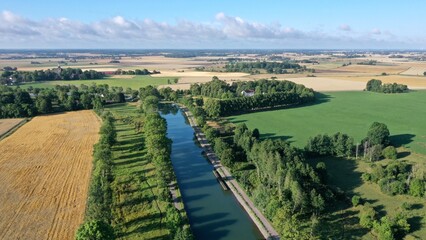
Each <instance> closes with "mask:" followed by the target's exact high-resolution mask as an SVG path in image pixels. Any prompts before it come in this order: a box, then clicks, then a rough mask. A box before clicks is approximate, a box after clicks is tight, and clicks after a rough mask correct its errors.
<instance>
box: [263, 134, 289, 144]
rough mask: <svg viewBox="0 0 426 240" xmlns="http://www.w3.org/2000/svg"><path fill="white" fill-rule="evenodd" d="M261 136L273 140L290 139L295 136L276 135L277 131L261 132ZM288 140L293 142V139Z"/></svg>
mask: <svg viewBox="0 0 426 240" xmlns="http://www.w3.org/2000/svg"><path fill="white" fill-rule="evenodd" d="M260 138H261V139H272V140H275V139H279V140H284V141H288V139H291V138H293V136H279V135H276V134H275V133H261V134H260ZM288 142H290V143H291V142H292V141H288Z"/></svg>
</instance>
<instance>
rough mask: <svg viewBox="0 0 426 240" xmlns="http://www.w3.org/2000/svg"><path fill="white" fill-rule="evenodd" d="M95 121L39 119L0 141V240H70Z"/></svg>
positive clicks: (80, 115)
mask: <svg viewBox="0 0 426 240" xmlns="http://www.w3.org/2000/svg"><path fill="white" fill-rule="evenodd" d="M99 125H100V123H99V120H98V118H97V117H96V116H95V114H94V113H93V112H92V111H78V112H69V113H63V114H55V115H50V116H39V117H36V118H34V119H33V120H32V121H30V122H29V123H27V124H25V125H24V126H22V127H21V128H20V129H18V130H17V131H16V132H15V133H13V134H12V135H11V136H9V137H7V138H5V139H3V140H2V141H0V184H1V188H0V203H1V204H0V212H1V214H2V217H1V218H0V239H73V238H74V234H75V231H76V229H77V228H78V226H79V224H80V223H81V222H82V220H83V216H84V209H85V204H86V198H87V189H88V183H89V179H90V173H91V167H92V151H93V144H94V143H96V142H97V141H98V138H99V136H98V131H99Z"/></svg>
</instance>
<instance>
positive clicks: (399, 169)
mask: <svg viewBox="0 0 426 240" xmlns="http://www.w3.org/2000/svg"><path fill="white" fill-rule="evenodd" d="M362 179H363V180H364V181H367V182H374V183H377V184H378V185H379V186H380V189H381V191H382V192H384V193H386V194H389V195H398V194H409V195H412V196H414V197H423V196H424V195H425V185H426V181H425V179H424V176H423V175H422V174H416V172H415V171H414V170H413V166H411V165H409V164H407V163H404V162H399V161H393V162H391V163H389V164H388V165H386V166H383V165H381V164H377V165H376V164H373V165H372V166H371V172H367V173H363V174H362Z"/></svg>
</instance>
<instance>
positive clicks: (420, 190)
mask: <svg viewBox="0 0 426 240" xmlns="http://www.w3.org/2000/svg"><path fill="white" fill-rule="evenodd" d="M424 193H425V183H424V181H422V180H420V179H413V180H412V181H411V182H410V195H411V196H414V197H423V195H424Z"/></svg>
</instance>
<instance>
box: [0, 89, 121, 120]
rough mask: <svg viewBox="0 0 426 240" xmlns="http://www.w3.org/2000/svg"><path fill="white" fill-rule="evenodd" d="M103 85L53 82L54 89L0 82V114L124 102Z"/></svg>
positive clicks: (115, 91)
mask: <svg viewBox="0 0 426 240" xmlns="http://www.w3.org/2000/svg"><path fill="white" fill-rule="evenodd" d="M111 90H112V91H110V89H109V86H108V85H106V84H104V85H102V84H101V85H96V84H94V85H92V86H90V87H89V86H85V85H82V86H81V87H80V88H78V87H75V86H59V85H58V86H56V88H55V89H38V88H37V89H33V88H28V89H27V90H25V89H21V88H13V87H7V86H0V118H20V117H33V116H36V115H38V114H46V113H53V112H62V111H75V110H81V109H93V108H95V109H98V108H101V107H102V106H103V105H105V104H106V103H113V102H124V101H125V95H124V93H123V92H121V91H119V90H118V89H117V88H112V89H111Z"/></svg>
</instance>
